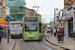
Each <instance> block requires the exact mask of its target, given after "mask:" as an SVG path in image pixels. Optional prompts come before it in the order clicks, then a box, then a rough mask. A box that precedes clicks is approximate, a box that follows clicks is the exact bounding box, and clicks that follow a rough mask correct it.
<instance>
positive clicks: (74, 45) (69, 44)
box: [46, 33, 75, 50]
mask: <svg viewBox="0 0 75 50" xmlns="http://www.w3.org/2000/svg"><path fill="white" fill-rule="evenodd" d="M46 35H47V36H49V37H47V38H46V40H47V41H48V42H50V43H52V44H53V45H56V46H59V47H62V48H68V49H71V50H75V41H74V40H73V38H69V37H64V43H62V42H60V43H58V41H57V39H56V37H54V36H50V34H47V33H46Z"/></svg>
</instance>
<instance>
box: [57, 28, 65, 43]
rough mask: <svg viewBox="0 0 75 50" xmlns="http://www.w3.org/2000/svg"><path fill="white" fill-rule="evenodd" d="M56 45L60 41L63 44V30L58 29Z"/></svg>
mask: <svg viewBox="0 0 75 50" xmlns="http://www.w3.org/2000/svg"><path fill="white" fill-rule="evenodd" d="M57 35H58V43H60V41H61V42H62V43H63V40H64V31H63V28H60V29H59V31H58V33H57Z"/></svg>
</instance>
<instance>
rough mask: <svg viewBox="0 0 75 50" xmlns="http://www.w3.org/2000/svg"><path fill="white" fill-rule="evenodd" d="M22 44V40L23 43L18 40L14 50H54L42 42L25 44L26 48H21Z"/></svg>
mask: <svg viewBox="0 0 75 50" xmlns="http://www.w3.org/2000/svg"><path fill="white" fill-rule="evenodd" d="M20 43H22V40H21V41H20V40H16V44H15V46H14V49H13V50H22V49H23V50H52V49H51V48H49V47H47V46H46V45H44V44H43V43H42V42H39V41H28V42H23V44H22V45H25V46H21V45H20ZM21 47H22V49H21ZM25 47H26V48H27V49H26V48H25Z"/></svg>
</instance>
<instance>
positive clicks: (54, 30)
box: [53, 28, 57, 37]
mask: <svg viewBox="0 0 75 50" xmlns="http://www.w3.org/2000/svg"><path fill="white" fill-rule="evenodd" d="M56 31H57V30H56V29H55V28H54V29H53V33H54V37H56Z"/></svg>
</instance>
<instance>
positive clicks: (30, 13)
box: [24, 7, 35, 17]
mask: <svg viewBox="0 0 75 50" xmlns="http://www.w3.org/2000/svg"><path fill="white" fill-rule="evenodd" d="M24 8H25V17H30V16H33V17H35V10H33V9H29V8H27V7H24Z"/></svg>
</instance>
